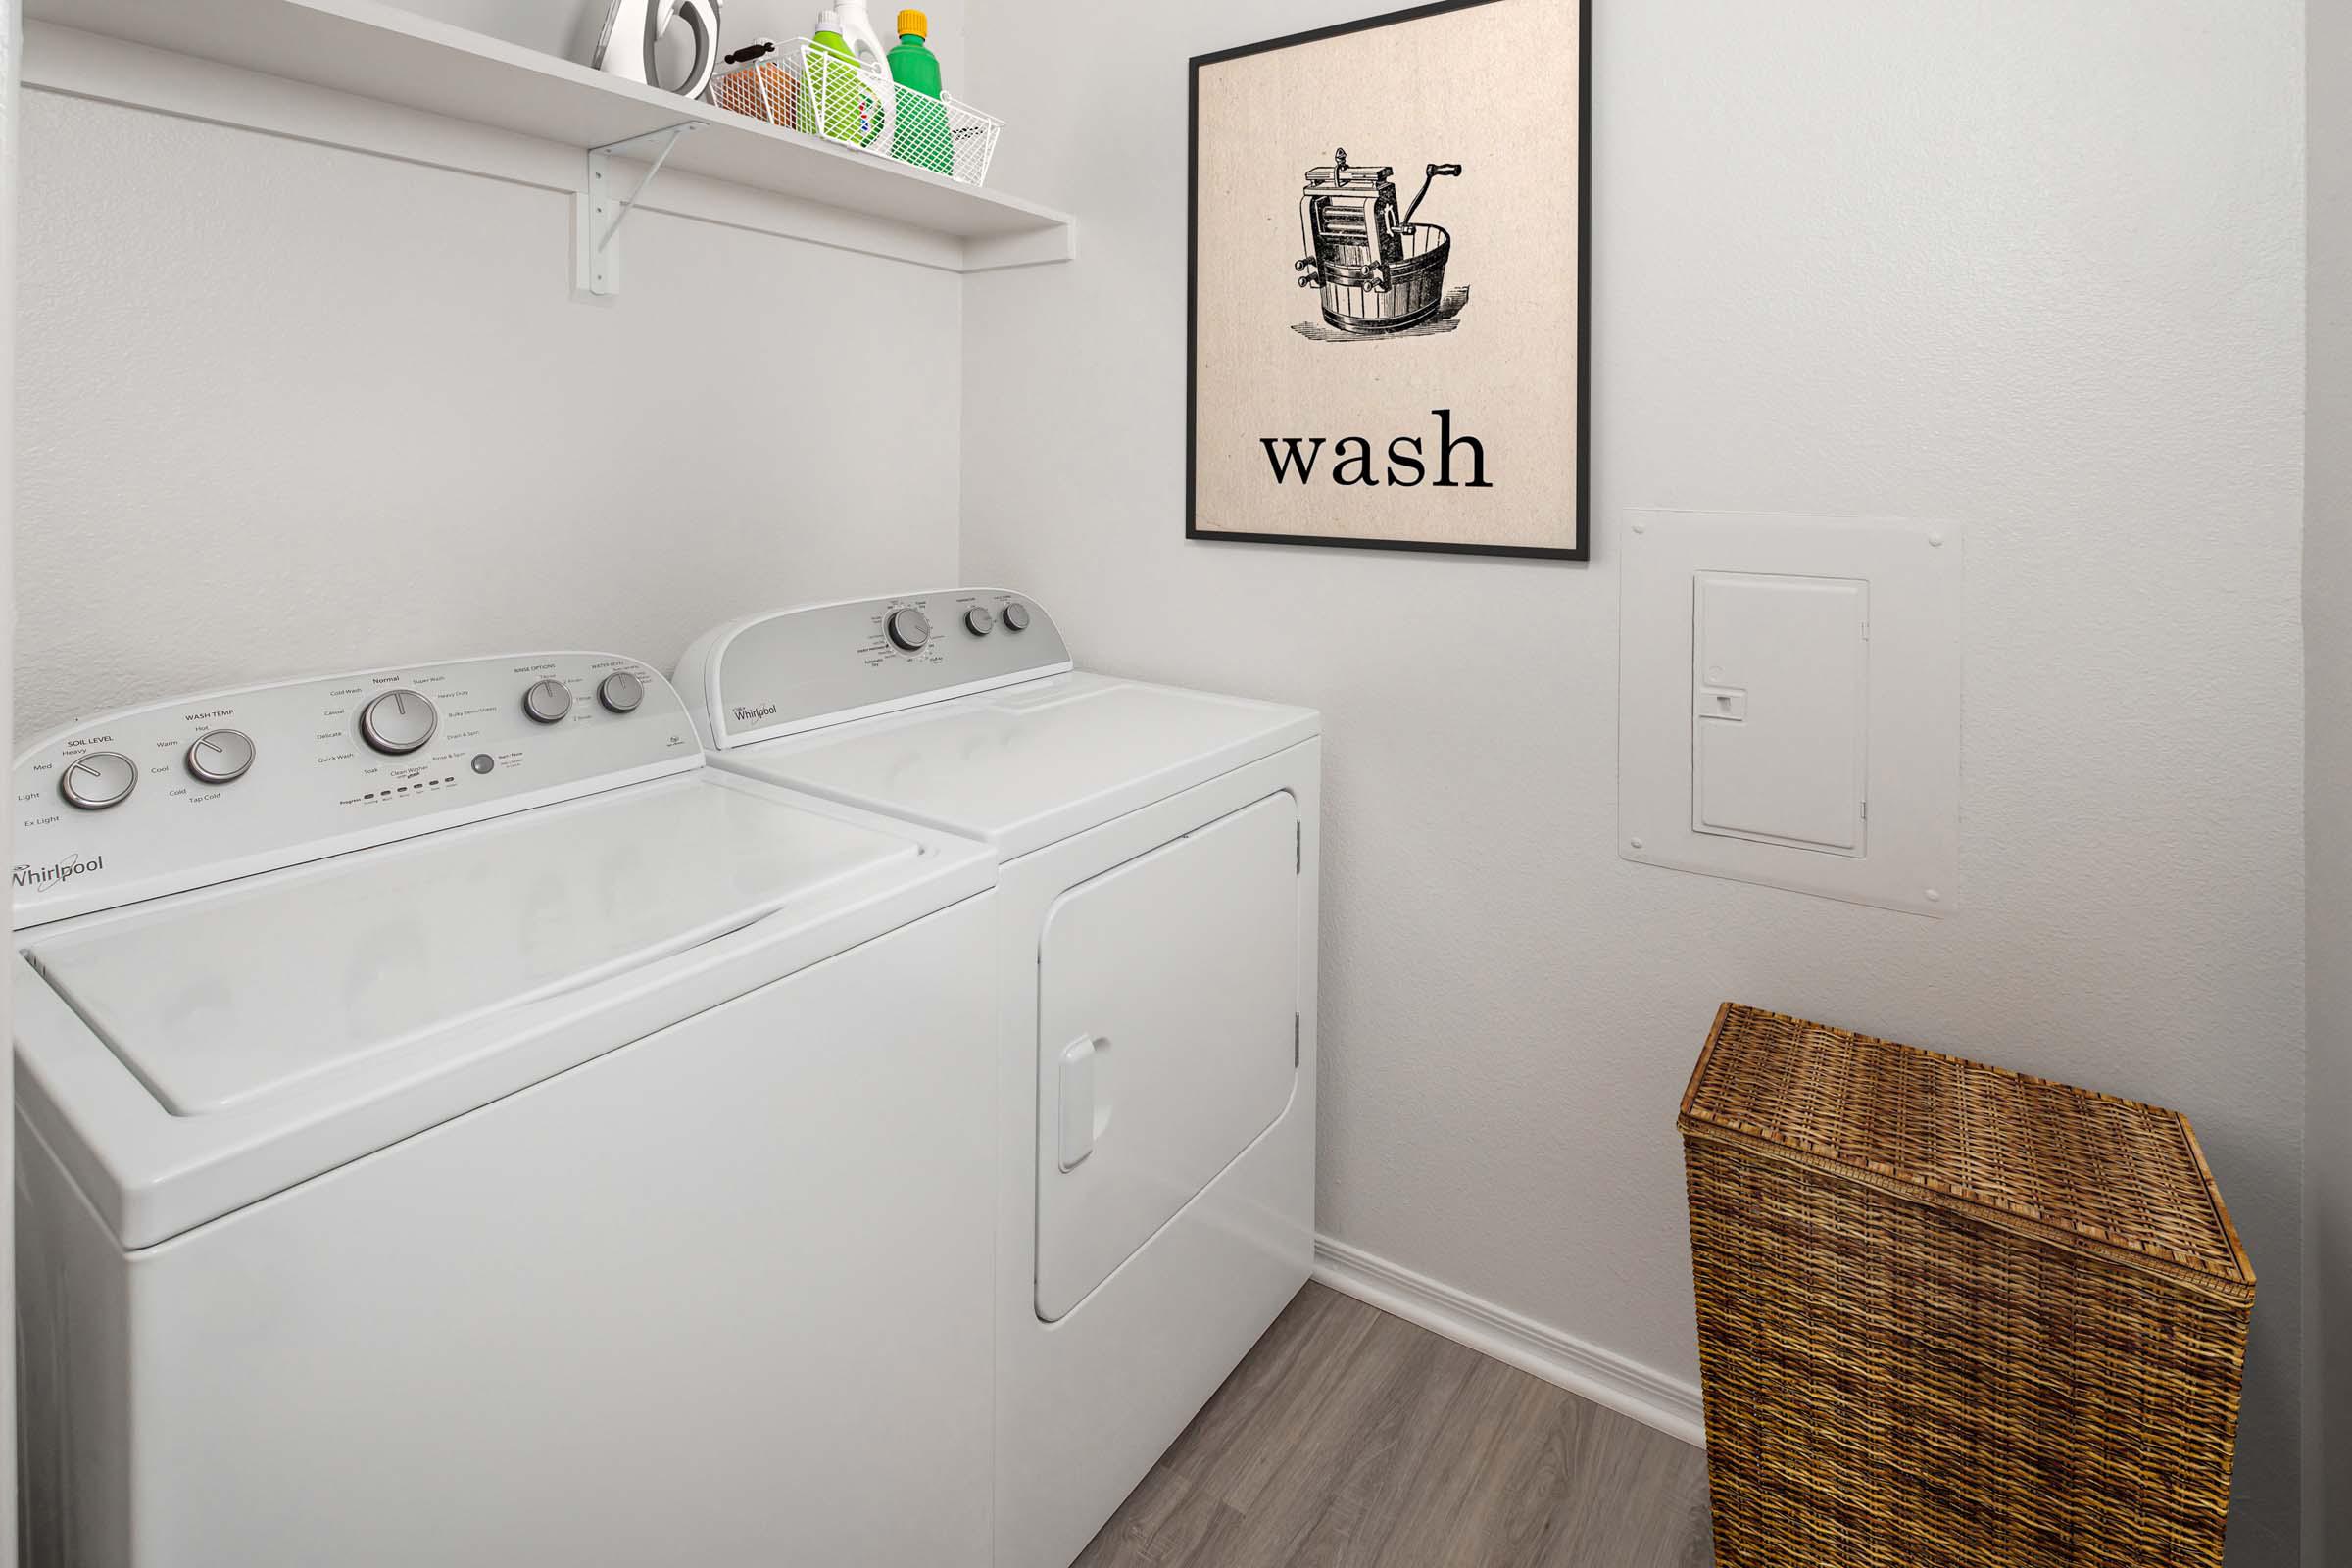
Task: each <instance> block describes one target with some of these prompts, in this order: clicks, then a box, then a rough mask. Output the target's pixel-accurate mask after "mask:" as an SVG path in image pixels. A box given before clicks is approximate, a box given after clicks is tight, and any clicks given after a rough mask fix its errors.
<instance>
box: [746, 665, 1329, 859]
mask: <svg viewBox="0 0 2352 1568" xmlns="http://www.w3.org/2000/svg"><path fill="white" fill-rule="evenodd" d="M1319 728H1320V720H1319V718H1318V716H1317V714H1316V713H1315V712H1314V711H1313V710H1312V709H1305V708H1289V707H1284V706H1282V705H1280V704H1276V703H1260V702H1251V701H1249V700H1247V699H1244V698H1239V697H1219V696H1214V695H1211V694H1209V693H1206V692H1194V691H1184V690H1181V689H1179V688H1177V687H1173V686H1150V685H1145V684H1143V683H1141V682H1138V681H1124V680H1112V679H1108V678H1106V677H1103V676H1100V675H1089V674H1083V673H1081V674H1071V675H1057V676H1052V677H1049V678H1047V679H1044V680H1036V681H1031V682H1029V683H1027V684H1025V685H1020V686H1012V687H1006V688H1005V689H1003V690H1000V691H993V692H987V693H983V694H981V695H979V696H975V697H965V698H958V699H955V700H953V701H949V702H943V703H935V704H933V705H931V706H930V707H927V708H918V709H914V710H911V711H907V712H903V713H895V714H891V715H889V716H887V717H882V718H874V719H865V720H861V721H858V722H856V723H850V724H841V725H836V726H834V727H832V728H830V729H823V730H817V731H814V732H811V733H809V734H806V735H799V736H793V737H790V738H787V739H784V740H777V741H768V742H762V743H760V744H757V745H752V746H745V747H738V748H736V749H735V750H732V751H727V752H721V753H716V754H713V756H712V758H711V760H713V761H715V762H717V763H719V764H720V765H722V766H725V767H730V768H740V769H742V770H743V771H745V772H747V773H750V774H752V775H753V776H754V777H757V778H765V779H771V780H774V781H776V782H778V783H783V784H789V785H791V786H793V787H794V788H796V789H804V790H809V791H811V792H813V793H815V794H818V795H824V796H828V797H830V798H832V799H834V800H838V801H846V802H849V803H850V804H852V805H855V806H861V807H864V808H866V809H869V810H876V811H883V812H887V813H889V814H891V815H894V816H901V817H907V818H911V819H912V820H915V821H919V822H927V823H930V824H932V825H934V826H936V827H941V828H945V829H946V830H948V831H949V832H953V833H961V834H965V835H967V836H970V837H973V838H981V839H986V840H988V841H990V842H991V843H994V844H995V845H996V846H997V850H998V853H999V855H1001V856H1002V857H1003V858H1005V859H1007V860H1009V859H1011V858H1014V857H1015V856H1019V855H1026V854H1027V853H1029V852H1030V851H1031V850H1034V849H1038V848H1041V847H1042V846H1044V845H1047V844H1052V843H1054V842H1056V841H1058V840H1060V839H1064V838H1067V837H1069V836H1070V835H1072V834H1074V833H1082V832H1084V831H1086V830H1087V829H1088V828H1091V827H1094V826H1096V825H1097V824H1099V823H1102V822H1107V821H1109V820H1110V819H1111V818H1113V817H1117V816H1123V815H1125V814H1126V813H1127V812H1129V811H1132V810H1136V809H1139V808H1141V807H1145V806H1149V805H1150V804H1152V802H1153V801H1157V800H1163V799H1165V798H1166V797H1168V796H1170V795H1173V794H1176V793H1177V792H1178V791H1180V790H1186V789H1190V788H1191V787H1192V786H1194V785H1196V784H1201V783H1204V782H1206V781H1207V780H1209V779H1212V778H1214V777H1216V776H1217V775H1218V774H1220V773H1227V772H1231V771H1232V770H1233V769H1234V768H1237V767H1241V766H1244V765H1245V764H1247V763H1250V762H1252V761H1255V760H1258V759H1259V758H1261V757H1266V756H1270V755H1271V754H1273V753H1274V752H1277V751H1280V750H1282V749H1283V748H1285V747H1288V746H1294V745H1297V744H1298V743H1299V742H1300V741H1303V740H1306V739H1309V738H1310V737H1312V736H1314V735H1315V734H1316V733H1317V732H1318V730H1319Z"/></svg>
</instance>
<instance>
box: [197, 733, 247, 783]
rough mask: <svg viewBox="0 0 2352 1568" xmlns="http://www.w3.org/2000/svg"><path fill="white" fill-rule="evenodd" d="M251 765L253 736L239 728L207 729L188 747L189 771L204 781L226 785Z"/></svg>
mask: <svg viewBox="0 0 2352 1568" xmlns="http://www.w3.org/2000/svg"><path fill="white" fill-rule="evenodd" d="M251 766H253V737H252V736H250V735H248V734H246V733H245V732H244V731H243V730H240V729H214V730H207V731H205V732H204V733H203V734H202V735H199V736H197V737H196V744H195V745H193V746H191V747H189V748H188V771H189V772H191V773H193V774H195V775H196V777H197V778H199V779H201V780H203V781H204V782H205V783H207V784H229V783H233V782H235V781H236V780H238V779H241V778H243V777H244V776H245V770H246V769H247V768H249V767H251Z"/></svg>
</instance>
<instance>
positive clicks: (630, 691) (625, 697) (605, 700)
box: [596, 669, 645, 713]
mask: <svg viewBox="0 0 2352 1568" xmlns="http://www.w3.org/2000/svg"><path fill="white" fill-rule="evenodd" d="M596 700H597V701H598V702H600V703H602V704H604V705H605V706H606V707H607V708H609V709H611V710H612V711H613V712H615V713H634V712H635V711H637V705H638V704H639V703H642V702H644V701H645V682H643V681H641V680H639V679H638V678H637V677H636V676H634V675H632V674H630V673H629V672H628V671H627V670H625V669H616V670H614V671H613V673H612V674H610V675H607V676H606V677H605V678H604V679H603V680H602V681H600V682H599V683H598V684H597V688H596Z"/></svg>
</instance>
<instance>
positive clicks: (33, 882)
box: [17, 855, 106, 893]
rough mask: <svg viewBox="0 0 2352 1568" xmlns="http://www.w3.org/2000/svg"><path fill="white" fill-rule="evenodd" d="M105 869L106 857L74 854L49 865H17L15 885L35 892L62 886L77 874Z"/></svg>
mask: <svg viewBox="0 0 2352 1568" xmlns="http://www.w3.org/2000/svg"><path fill="white" fill-rule="evenodd" d="M105 869H106V857H105V856H103V855H93V856H91V857H90V858H88V859H86V860H85V859H83V858H80V857H79V856H75V857H74V858H72V859H70V860H58V861H56V862H54V863H52V864H49V865H20V866H18V867H17V886H18V887H20V888H28V889H30V890H32V891H33V892H36V893H45V892H47V891H49V890H50V889H51V888H60V887H64V886H65V885H66V884H67V883H68V882H71V881H73V879H74V878H75V877H77V876H85V875H87V874H88V873H90V872H92V871H103V870H105Z"/></svg>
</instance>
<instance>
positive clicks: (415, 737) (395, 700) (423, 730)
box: [360, 686, 441, 757]
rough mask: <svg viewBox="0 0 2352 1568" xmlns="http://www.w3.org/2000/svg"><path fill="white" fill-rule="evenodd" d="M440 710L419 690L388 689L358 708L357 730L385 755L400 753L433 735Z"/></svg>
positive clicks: (421, 743) (393, 755)
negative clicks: (358, 726)
mask: <svg viewBox="0 0 2352 1568" xmlns="http://www.w3.org/2000/svg"><path fill="white" fill-rule="evenodd" d="M440 727H441V714H440V713H439V712H438V711H436V710H435V709H434V707H433V705H432V702H431V700H430V699H428V698H427V697H426V696H425V695H424V694H423V693H422V692H413V691H410V690H409V689H408V688H407V687H405V686H404V687H402V688H401V689H400V690H398V691H389V692H386V693H384V694H383V695H382V696H381V697H378V698H376V699H375V700H374V701H372V702H370V703H369V704H368V706H367V707H366V708H363V709H361V710H360V734H361V735H362V736H364V737H365V738H366V739H367V742H368V745H370V746H372V747H374V748H375V749H376V750H377V751H379V752H382V753H384V754H385V755H386V756H388V757H403V756H406V755H407V754H408V753H410V752H413V751H415V750H417V748H418V747H419V746H422V745H423V744H424V743H425V742H426V741H429V740H431V739H432V738H433V732H434V731H435V730H437V729H439V728H440Z"/></svg>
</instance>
